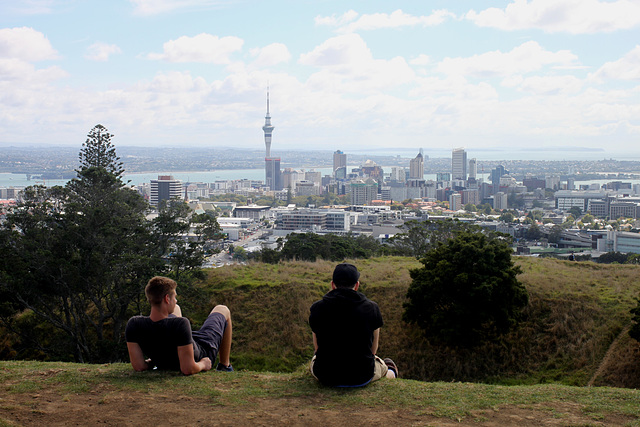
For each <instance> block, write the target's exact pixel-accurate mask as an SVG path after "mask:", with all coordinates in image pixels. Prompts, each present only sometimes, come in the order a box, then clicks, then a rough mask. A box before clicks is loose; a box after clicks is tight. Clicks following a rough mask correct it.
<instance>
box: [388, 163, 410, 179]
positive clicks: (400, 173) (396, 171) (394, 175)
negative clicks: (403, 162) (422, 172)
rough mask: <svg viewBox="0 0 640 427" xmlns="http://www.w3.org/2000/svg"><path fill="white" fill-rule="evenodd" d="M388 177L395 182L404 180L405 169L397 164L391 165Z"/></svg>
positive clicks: (405, 176) (405, 177)
mask: <svg viewBox="0 0 640 427" xmlns="http://www.w3.org/2000/svg"><path fill="white" fill-rule="evenodd" d="M390 179H391V180H392V181H397V182H406V180H407V173H406V171H405V168H402V167H398V166H394V167H392V168H391V176H390Z"/></svg>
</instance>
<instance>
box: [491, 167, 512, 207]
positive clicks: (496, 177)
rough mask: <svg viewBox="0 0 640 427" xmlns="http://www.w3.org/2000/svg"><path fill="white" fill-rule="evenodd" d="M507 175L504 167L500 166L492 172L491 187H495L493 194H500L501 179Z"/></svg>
mask: <svg viewBox="0 0 640 427" xmlns="http://www.w3.org/2000/svg"><path fill="white" fill-rule="evenodd" d="M507 173H508V172H507V171H506V170H505V169H504V166H502V165H498V166H496V168H495V169H492V170H491V185H492V186H493V194H497V193H498V192H500V178H502V177H503V176H504V175H506V174H507ZM503 209H504V208H503Z"/></svg>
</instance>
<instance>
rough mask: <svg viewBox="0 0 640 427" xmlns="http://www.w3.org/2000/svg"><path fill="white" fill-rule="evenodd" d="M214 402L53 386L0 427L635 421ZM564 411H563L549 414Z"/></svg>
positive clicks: (545, 411)
mask: <svg viewBox="0 0 640 427" xmlns="http://www.w3.org/2000/svg"><path fill="white" fill-rule="evenodd" d="M241 408H244V410H238V405H235V404H233V405H225V404H215V403H212V400H210V399H207V398H201V397H189V396H177V397H175V396H172V394H171V393H170V392H169V391H168V392H167V393H166V394H155V393H154V394H153V395H150V394H148V393H143V392H130V391H126V392H125V391H121V390H115V389H112V388H111V387H109V386H98V387H96V388H94V389H93V390H92V391H90V392H87V393H82V394H78V395H66V396H61V395H60V393H59V392H57V391H54V390H40V391H38V392H37V393H33V394H29V393H19V394H8V395H5V396H0V426H5V425H9V426H11V425H16V426H97V425H105V426H149V425H153V426H169V425H202V426H208V425H216V426H274V425H278V426H280V425H282V426H315V425H319V426H324V425H329V426H349V427H352V426H359V425H367V426H383V425H384V426H388V425H394V424H395V425H402V426H405V425H410V426H453V425H455V426H511V425H513V426H518V427H526V426H576V425H583V426H599V425H602V426H605V425H606V426H617V425H620V426H622V425H627V424H628V423H630V422H633V420H632V419H631V418H629V417H626V416H618V415H615V414H614V415H608V416H607V417H606V418H605V419H602V420H598V421H594V420H593V419H592V418H590V417H589V416H588V415H585V414H584V413H583V411H582V408H581V406H580V405H577V404H575V403H569V402H555V403H550V404H544V405H543V406H541V405H527V407H519V406H502V407H499V408H494V409H492V410H486V411H478V412H475V413H473V414H472V415H471V416H470V417H467V418H465V419H461V420H453V419H450V418H437V417H434V416H431V415H423V414H420V413H418V412H417V411H406V410H398V409H394V408H391V407H385V406H380V407H373V406H372V407H363V406H361V407H357V406H350V407H349V408H348V409H346V410H338V409H335V408H334V407H327V406H324V402H323V401H321V400H320V399H318V398H310V397H291V398H285V399H270V398H265V399H255V400H253V401H252V402H250V404H249V405H242V406H241ZM554 414H562V415H559V416H558V415H554Z"/></svg>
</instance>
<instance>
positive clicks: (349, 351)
mask: <svg viewBox="0 0 640 427" xmlns="http://www.w3.org/2000/svg"><path fill="white" fill-rule="evenodd" d="M359 279H360V273H359V272H358V269H357V268H356V267H355V266H354V265H352V264H339V265H337V266H336V268H335V270H334V271H333V280H332V281H331V291H330V292H329V293H327V294H326V295H325V296H324V297H323V298H322V300H320V301H317V302H315V303H314V304H313V305H312V306H311V315H310V316H309V324H310V325H311V330H312V331H313V347H314V349H315V355H314V356H313V359H312V360H311V366H310V368H311V373H312V374H313V376H314V377H315V378H317V379H318V380H319V381H320V382H321V383H323V384H325V385H329V386H335V387H361V386H364V385H367V384H369V383H370V382H371V381H375V380H378V379H380V378H383V377H386V378H397V377H398V368H397V367H396V364H395V363H393V360H391V359H384V360H382V359H381V358H379V357H378V356H376V351H377V350H378V339H379V336H380V327H381V326H382V315H381V314H380V308H379V307H378V304H376V303H375V302H373V301H371V300H370V299H368V298H367V297H365V296H364V295H363V294H362V293H360V292H358V287H359V286H360V281H359Z"/></svg>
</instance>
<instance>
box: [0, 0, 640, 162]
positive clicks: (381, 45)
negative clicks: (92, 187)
mask: <svg viewBox="0 0 640 427" xmlns="http://www.w3.org/2000/svg"><path fill="white" fill-rule="evenodd" d="M247 5H250V7H247ZM114 29H117V30H114ZM637 40H640V2H638V1H628V0H617V1H597V0H580V1H578V0H570V1H564V2H553V1H551V0H529V1H525V0H514V1H499V2H456V3H455V4H452V3H451V2H444V1H434V2H429V4H428V6H425V5H424V3H423V2H413V1H409V2H402V3H399V4H398V3H394V4H393V5H391V4H388V2H382V1H372V2H367V3H366V4H364V3H356V2H346V3H345V2H340V3H338V2H336V1H333V0H330V1H326V2H322V3H318V4H313V7H312V6H311V5H305V4H291V3H288V2H282V1H274V2H269V3H265V2H256V1H246V2H235V3H225V2H219V1H212V0H191V1H187V2H185V1H177V0H162V1H160V0H131V1H124V0H123V1H115V2H100V3H97V2H78V1H75V0H71V1H68V0H65V1H56V0H47V1H45V0H30V1H14V2H6V3H4V4H2V5H0V88H2V93H3V97H4V99H3V102H2V103H1V104H0V146H7V145H15V146H25V145H30V144H50V145H80V144H81V143H82V142H83V141H84V136H85V135H86V133H87V132H88V131H89V130H90V129H91V127H92V126H93V125H95V124H96V123H101V124H103V125H104V126H106V127H107V128H108V129H109V131H110V132H112V133H113V134H114V135H115V140H116V143H117V144H118V145H119V146H123V145H126V146H175V147H180V146H196V147H224V146H231V147H240V148H256V149H257V148H259V147H261V146H262V147H264V145H263V144H264V143H265V141H264V134H263V133H262V132H260V129H259V127H261V126H262V125H263V124H264V121H263V120H262V117H264V94H265V88H266V87H267V86H269V87H270V99H269V101H270V102H271V105H272V107H274V108H273V111H276V112H277V115H276V117H275V118H274V119H275V121H276V122H277V124H278V129H279V130H278V134H277V142H276V141H274V142H275V143H276V145H277V147H279V149H281V150H290V149H296V148H300V147H301V146H304V148H305V149H324V150H331V151H335V150H337V149H340V150H343V151H344V152H358V151H360V152H361V151H365V150H371V151H372V152H375V151H376V150H386V151H392V150H393V148H387V147H397V148H403V149H406V150H418V149H419V148H421V147H422V148H424V150H425V154H429V155H433V154H431V153H433V152H434V151H436V150H439V151H440V152H447V151H448V152H450V151H451V150H452V149H453V148H456V147H465V149H466V150H467V151H468V152H473V153H474V154H473V156H474V157H478V158H483V157H485V156H483V155H482V153H492V152H496V151H501V150H502V152H510V151H512V152H514V153H515V154H514V155H513V156H512V157H511V158H518V157H524V156H523V155H522V154H521V153H522V152H523V151H526V150H538V151H539V152H540V153H545V152H546V153H547V155H548V156H551V158H550V160H553V159H556V158H563V159H571V158H581V159H585V158H591V159H602V158H608V157H614V158H640V148H639V146H638V144H637V143H638V141H640V121H639V119H638V118H639V117H640V114H639V113H640V96H638V95H639V94H640V85H639V83H638V82H639V81H640V45H638V42H637ZM551 152H553V154H550V153H551ZM413 153H415V151H413ZM563 153H566V155H565V154H563ZM402 154H406V153H404V152H403V153H402ZM413 155H415V154H413ZM576 156H577V157H576ZM503 157H504V158H506V157H505V156H503ZM529 157H531V156H529Z"/></svg>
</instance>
